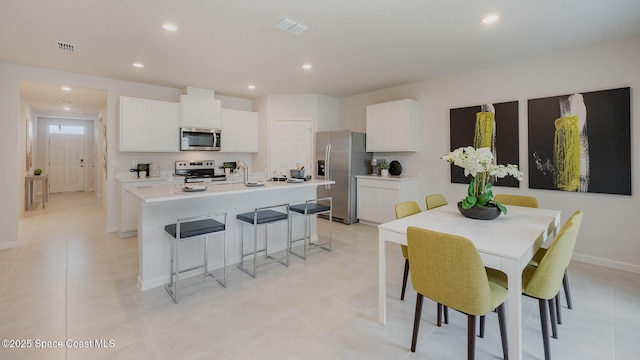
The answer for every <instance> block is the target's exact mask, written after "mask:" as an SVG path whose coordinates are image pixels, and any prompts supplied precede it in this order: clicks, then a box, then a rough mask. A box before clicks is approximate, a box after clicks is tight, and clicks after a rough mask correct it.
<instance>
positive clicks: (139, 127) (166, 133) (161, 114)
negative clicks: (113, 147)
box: [120, 96, 180, 152]
mask: <svg viewBox="0 0 640 360" xmlns="http://www.w3.org/2000/svg"><path fill="white" fill-rule="evenodd" d="M179 122H180V105H179V104H178V103H175V102H168V101H158V100H147V99H138V98H131V97H125V96H121V97H120V151H140V152H178V151H179V150H180V147H179V137H180V136H179V133H180V132H179V130H180V127H179Z"/></svg>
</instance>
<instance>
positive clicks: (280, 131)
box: [271, 120, 313, 176]
mask: <svg viewBox="0 0 640 360" xmlns="http://www.w3.org/2000/svg"><path fill="white" fill-rule="evenodd" d="M271 138H272V140H273V147H272V151H271V171H272V172H275V173H277V172H280V173H281V174H283V175H287V176H289V170H290V169H295V168H296V165H297V164H304V165H305V166H306V167H307V169H306V174H307V175H311V174H312V172H311V168H310V167H311V162H312V160H313V159H312V158H311V147H312V146H313V143H312V141H311V140H312V138H311V121H309V120H276V121H274V122H273V132H272V135H271Z"/></svg>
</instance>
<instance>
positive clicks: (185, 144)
mask: <svg viewBox="0 0 640 360" xmlns="http://www.w3.org/2000/svg"><path fill="white" fill-rule="evenodd" d="M220 133H221V132H220V130H217V129H196V128H187V127H183V128H180V150H182V151H193V150H196V151H198V150H201V151H202V150H204V151H220Z"/></svg>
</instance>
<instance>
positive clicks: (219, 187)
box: [127, 179, 335, 203]
mask: <svg viewBox="0 0 640 360" xmlns="http://www.w3.org/2000/svg"><path fill="white" fill-rule="evenodd" d="M165 180H166V179H165ZM329 184H335V181H333V180H330V181H325V180H309V181H304V182H300V183H288V182H286V181H266V182H265V184H264V185H263V186H256V187H248V186H246V185H245V184H244V183H243V182H235V181H233V182H227V181H218V182H211V183H197V185H205V186H207V189H206V190H205V191H198V192H184V191H182V190H181V188H180V185H150V186H137V187H129V188H127V191H128V192H130V193H131V194H133V195H134V196H136V197H138V198H139V199H141V200H142V202H144V203H157V202H165V201H174V200H183V199H192V198H203V197H210V196H220V195H232V194H245V193H248V192H258V191H272V190H283V189H293V188H300V187H316V186H320V185H329ZM192 185H196V184H192Z"/></svg>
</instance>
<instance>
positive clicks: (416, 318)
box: [411, 293, 440, 352]
mask: <svg viewBox="0 0 640 360" xmlns="http://www.w3.org/2000/svg"><path fill="white" fill-rule="evenodd" d="M423 299H424V298H423V297H422V295H421V294H420V293H418V297H417V298H416V314H415V316H414V318H413V337H412V338H411V352H416V345H417V343H418V331H419V330H420V318H421V317H422V300H423ZM438 305H440V304H438Z"/></svg>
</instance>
